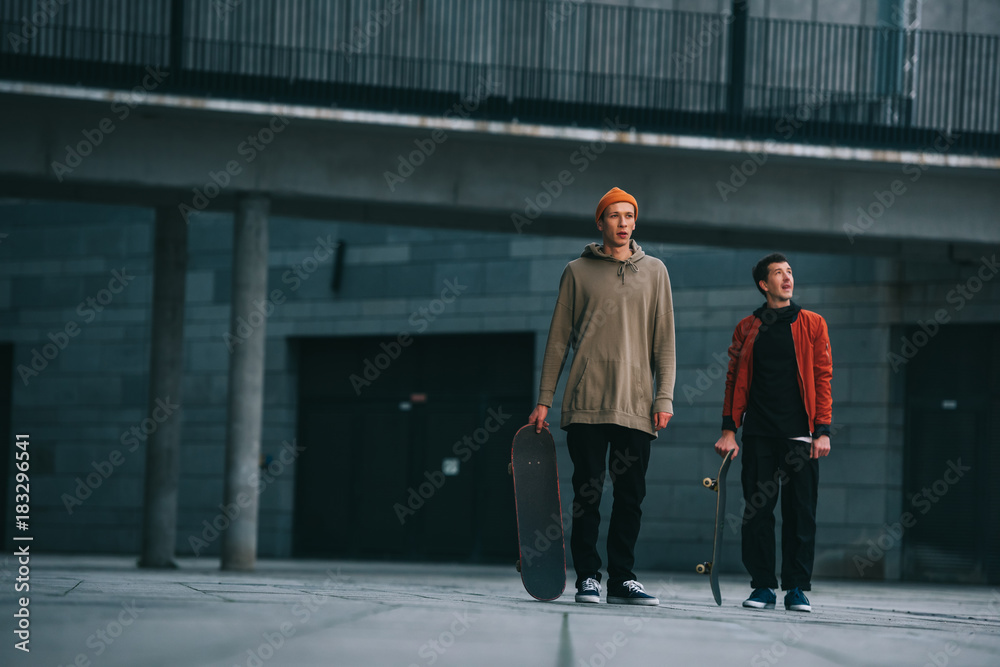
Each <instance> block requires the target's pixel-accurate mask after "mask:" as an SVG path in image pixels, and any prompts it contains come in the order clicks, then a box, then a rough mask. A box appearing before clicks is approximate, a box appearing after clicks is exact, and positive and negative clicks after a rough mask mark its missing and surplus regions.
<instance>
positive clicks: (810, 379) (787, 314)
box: [715, 253, 833, 611]
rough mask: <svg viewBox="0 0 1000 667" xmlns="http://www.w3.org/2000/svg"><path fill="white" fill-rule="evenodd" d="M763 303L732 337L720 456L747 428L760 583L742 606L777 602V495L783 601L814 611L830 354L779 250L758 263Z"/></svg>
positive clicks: (750, 550) (750, 523)
mask: <svg viewBox="0 0 1000 667" xmlns="http://www.w3.org/2000/svg"><path fill="white" fill-rule="evenodd" d="M753 279H754V282H755V283H756V285H757V289H758V290H760V292H761V293H762V294H763V295H764V297H765V298H766V299H767V302H766V303H765V304H764V305H763V306H761V307H760V308H758V309H757V310H755V311H754V312H753V314H752V315H750V316H748V317H745V318H743V319H742V320H741V321H740V323H739V324H737V325H736V331H735V332H733V342H732V345H730V346H729V371H728V373H727V374H726V395H725V399H724V401H723V408H722V437H721V438H719V441H718V442H716V443H715V451H717V452H718V453H719V454H720V455H721V456H725V455H726V453H727V452H729V451H732V452H733V457H734V458H735V457H736V454H737V453H738V452H739V449H740V448H739V446H738V445H737V444H736V431H737V429H738V428H739V427H740V426H742V427H743V437H742V441H743V450H744V456H743V474H742V476H741V482H742V484H743V498H744V500H745V501H746V508H745V509H744V512H743V565H744V566H745V567H746V568H747V571H748V572H749V573H750V577H751V581H750V586H751V587H752V588H753V589H754V590H753V593H751V595H750V597H749V598H747V599H746V600H745V601H744V602H743V606H744V607H750V608H755V609H773V608H774V605H775V602H776V600H777V598H776V596H775V594H774V590H773V589H775V588H777V587H778V580H777V578H776V577H775V535H774V508H775V506H776V505H777V502H778V495H779V490H780V495H781V516H782V522H783V523H782V531H781V556H782V557H781V587H782V589H783V590H785V591H786V593H785V609H789V610H792V611H811V610H812V608H811V607H810V604H809V600H808V599H807V598H806V596H805V593H804V591H808V590H810V588H811V586H810V580H811V578H812V568H813V557H814V554H815V546H816V497H817V485H818V483H819V458H820V457H822V456H827V455H828V454H829V453H830V424H831V423H832V419H833V416H832V405H833V401H832V399H831V388H830V380H831V378H832V377H833V359H832V357H831V354H830V337H829V334H828V332H827V327H826V321H825V320H824V319H823V318H822V317H821V316H820V315H818V314H816V313H813V312H811V311H808V310H803V309H802V308H800V307H799V306H797V305H796V304H795V303H793V302H792V289H793V287H794V286H795V281H794V279H793V278H792V268H791V267H790V266H789V265H788V260H787V259H786V258H785V256H784V255H782V254H780V253H773V254H771V255H768V256H767V257H764V258H763V259H761V260H760V261H759V262H757V264H756V266H754V268H753Z"/></svg>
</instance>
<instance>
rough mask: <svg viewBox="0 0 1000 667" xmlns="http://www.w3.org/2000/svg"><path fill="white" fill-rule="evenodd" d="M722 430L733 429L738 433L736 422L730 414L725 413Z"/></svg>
mask: <svg viewBox="0 0 1000 667" xmlns="http://www.w3.org/2000/svg"><path fill="white" fill-rule="evenodd" d="M722 430H723V431H732V432H733V433H736V431H737V430H738V429H737V428H736V422H735V421H734V420H733V418H732V417H731V416H729V415H723V417H722Z"/></svg>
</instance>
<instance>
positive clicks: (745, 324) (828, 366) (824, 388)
mask: <svg viewBox="0 0 1000 667" xmlns="http://www.w3.org/2000/svg"><path fill="white" fill-rule="evenodd" d="M761 324H762V323H761V320H760V318H758V317H757V316H756V315H748V316H747V317H744V318H743V319H742V320H740V323H739V324H737V325H736V330H735V331H734V332H733V342H732V344H731V345H730V346H729V370H728V372H727V373H726V396H725V400H724V401H723V404H722V428H723V429H727V430H730V431H736V430H737V429H738V428H739V426H740V424H741V423H742V422H743V415H744V413H745V412H746V409H747V402H748V399H749V394H750V380H751V379H752V378H753V344H754V341H755V340H756V339H757V332H758V331H759V330H760V327H761ZM791 329H792V342H793V343H794V345H795V360H796V362H797V363H798V367H799V372H798V376H799V393H800V394H801V396H802V403H803V404H804V405H805V409H806V415H808V417H809V428H810V430H811V432H812V436H813V437H814V438H816V437H818V436H821V435H830V424H832V423H833V398H832V396H831V387H830V381H831V379H832V378H833V357H832V355H831V353H830V335H829V332H828V331H827V327H826V320H824V319H823V317H822V316H821V315H819V314H818V313H814V312H812V311H809V310H800V311H799V314H798V317H797V318H796V319H795V321H794V322H792V324H791Z"/></svg>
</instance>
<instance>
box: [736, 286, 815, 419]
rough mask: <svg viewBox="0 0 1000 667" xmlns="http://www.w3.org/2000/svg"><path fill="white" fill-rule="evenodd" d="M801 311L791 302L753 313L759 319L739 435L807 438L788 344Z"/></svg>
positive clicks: (792, 349) (792, 353)
mask: <svg viewBox="0 0 1000 667" xmlns="http://www.w3.org/2000/svg"><path fill="white" fill-rule="evenodd" d="M800 310H801V308H800V307H799V306H797V305H795V303H794V302H793V303H792V304H791V305H790V306H786V307H784V308H767V306H766V304H765V305H764V306H761V307H760V308H758V309H757V310H755V311H754V315H756V316H757V317H758V318H759V319H760V320H761V326H760V328H759V329H758V330H757V338H756V340H755V341H754V344H753V377H752V378H751V380H750V394H749V396H748V399H747V413H746V418H745V420H744V422H743V435H744V436H747V435H751V436H757V437H769V438H798V437H802V436H808V435H809V417H808V416H807V415H806V408H805V405H803V403H802V394H801V392H800V391H799V377H798V372H799V369H798V363H797V362H796V360H795V344H794V343H793V342H792V322H794V321H795V319H796V318H797V317H798V315H799V311H800Z"/></svg>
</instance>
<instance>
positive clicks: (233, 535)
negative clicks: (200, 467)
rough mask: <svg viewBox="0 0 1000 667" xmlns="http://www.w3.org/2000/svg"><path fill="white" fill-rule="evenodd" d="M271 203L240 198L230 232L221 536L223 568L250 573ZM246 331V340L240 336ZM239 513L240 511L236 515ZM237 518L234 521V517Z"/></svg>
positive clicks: (254, 542)
mask: <svg viewBox="0 0 1000 667" xmlns="http://www.w3.org/2000/svg"><path fill="white" fill-rule="evenodd" d="M269 209H270V200H269V199H268V198H267V197H263V196H260V195H244V196H242V197H240V199H239V202H238V204H237V207H236V220H235V224H234V233H233V238H234V240H233V295H232V312H231V313H230V318H229V332H230V334H231V335H233V336H236V340H238V341H239V343H238V344H233V345H231V347H232V348H233V351H232V353H231V355H230V358H229V405H228V410H227V418H226V471H225V498H224V501H223V502H224V504H225V508H226V509H227V510H229V511H228V512H227V514H229V515H230V516H229V520H230V526H229V528H228V529H227V530H226V531H225V532H224V533H223V535H222V569H223V570H252V569H254V566H255V565H256V562H257V509H258V502H257V485H256V483H255V479H256V474H257V473H259V462H260V432H261V416H262V412H263V408H264V340H265V337H266V324H267V323H266V320H265V318H264V314H263V313H261V312H260V311H259V310H257V309H256V308H254V305H253V303H254V301H256V302H258V303H263V302H265V301H266V300H267V218H268V213H269ZM246 327H249V328H250V333H249V335H247V336H243V335H240V332H241V331H242V332H244V333H245V332H246ZM237 511H238V512H239V513H238V515H237ZM234 517H235V518H234Z"/></svg>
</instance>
